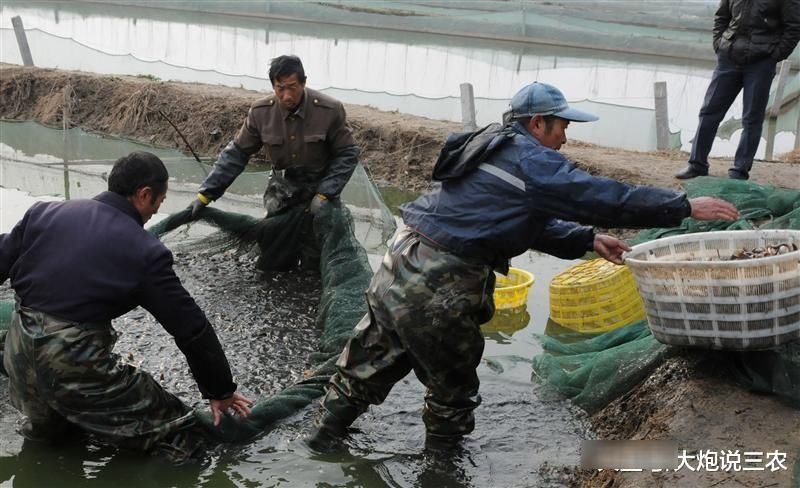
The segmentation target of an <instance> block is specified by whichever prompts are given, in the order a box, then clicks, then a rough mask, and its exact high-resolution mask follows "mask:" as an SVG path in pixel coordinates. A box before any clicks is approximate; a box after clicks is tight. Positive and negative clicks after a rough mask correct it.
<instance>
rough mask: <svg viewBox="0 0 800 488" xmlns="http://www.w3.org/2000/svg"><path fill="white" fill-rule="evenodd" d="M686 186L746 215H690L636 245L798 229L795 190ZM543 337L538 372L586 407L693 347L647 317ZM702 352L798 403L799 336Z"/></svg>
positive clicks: (706, 181)
mask: <svg viewBox="0 0 800 488" xmlns="http://www.w3.org/2000/svg"><path fill="white" fill-rule="evenodd" d="M685 188H686V192H687V193H688V195H689V197H698V196H716V197H720V198H723V199H725V200H727V201H729V202H731V203H733V204H734V205H736V207H737V208H738V209H739V211H740V214H741V219H740V220H737V221H735V222H720V221H712V222H700V221H697V220H694V219H691V218H687V219H685V220H684V221H683V222H682V224H681V225H680V226H679V227H674V228H669V229H650V230H645V231H642V232H641V233H639V235H637V237H636V238H635V239H633V241H632V242H633V243H634V244H639V243H642V242H647V241H650V240H653V239H658V238H660V237H665V236H671V235H679V234H688V233H693V232H709V231H715V230H741V229H800V192H798V191H795V190H784V189H778V188H774V187H772V186H765V185H759V184H756V183H752V182H748V181H738V180H729V179H720V178H713V177H702V178H696V179H694V180H691V181H689V182H687V183H686V185H685ZM798 279H800V277H798ZM542 344H543V347H544V350H545V352H544V353H543V354H541V355H539V356H537V357H535V358H534V370H535V371H536V374H537V375H539V376H540V377H541V378H543V379H544V380H545V381H547V382H548V383H549V384H551V385H553V386H554V387H555V388H556V389H557V390H558V391H559V392H560V393H562V394H564V395H565V396H567V397H569V398H571V399H572V401H573V403H575V404H576V405H578V406H580V407H581V408H583V409H584V410H587V411H589V412H593V411H597V410H599V409H601V408H603V407H605V406H606V405H607V404H608V403H610V402H611V401H612V400H614V399H616V398H618V397H619V396H621V395H623V394H625V393H627V392H628V391H630V390H632V389H633V388H634V387H635V386H636V385H637V384H638V383H639V382H641V381H642V380H643V379H645V378H646V377H647V376H649V375H650V374H651V373H652V372H653V370H655V368H656V367H658V366H659V365H660V364H661V363H662V362H663V361H664V359H665V358H667V357H668V356H669V355H670V354H676V353H679V352H681V353H688V354H692V353H693V351H691V350H689V351H684V350H682V349H680V348H676V347H672V346H666V345H664V344H661V343H659V342H658V341H656V339H655V338H654V337H653V336H652V334H651V333H650V330H649V329H648V327H647V323H646V321H644V320H642V321H639V322H636V323H633V324H630V325H628V326H626V327H622V328H619V329H616V330H613V331H610V332H607V333H605V334H601V335H596V336H590V335H578V334H574V333H573V334H569V335H568V336H557V337H548V336H543V337H542ZM701 353H702V354H703V355H705V356H707V357H708V358H710V360H712V361H714V362H715V364H716V365H718V366H719V368H720V370H722V371H726V372H728V373H729V377H731V378H734V379H735V380H736V382H738V383H739V384H741V385H742V386H744V387H745V388H748V389H750V390H752V391H756V392H765V393H772V394H776V395H778V396H779V397H780V398H781V399H783V400H784V401H786V402H788V403H789V404H790V405H792V406H794V407H796V408H800V343H797V342H794V343H789V344H785V345H783V346H782V347H780V348H776V349H771V350H765V351H748V352H739V351H736V352H734V351H714V352H709V351H707V350H703V351H701Z"/></svg>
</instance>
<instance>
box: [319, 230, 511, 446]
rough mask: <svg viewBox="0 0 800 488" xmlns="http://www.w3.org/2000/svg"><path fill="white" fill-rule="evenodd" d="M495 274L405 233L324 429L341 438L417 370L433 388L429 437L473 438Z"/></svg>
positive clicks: (370, 297)
mask: <svg viewBox="0 0 800 488" xmlns="http://www.w3.org/2000/svg"><path fill="white" fill-rule="evenodd" d="M494 281H495V280H494V273H493V272H492V269H491V267H490V266H488V265H484V264H478V263H471V262H469V261H467V260H465V259H463V258H460V257H458V256H456V255H454V254H451V253H449V252H447V251H445V250H442V249H440V248H437V247H436V245H435V244H433V243H432V242H430V241H428V240H427V239H424V238H423V237H421V236H420V235H419V234H417V233H415V232H414V231H412V230H409V229H406V230H404V231H402V232H401V233H400V234H399V235H398V236H397V238H396V239H395V241H394V243H393V244H392V247H391V249H390V250H389V252H387V254H386V256H385V257H384V259H383V263H382V264H381V267H380V269H379V270H378V272H377V273H376V274H375V276H374V277H373V278H372V282H371V283H370V286H369V289H368V290H367V302H368V306H369V312H368V315H367V316H365V317H364V318H363V319H362V320H361V322H360V323H359V324H358V325H357V326H356V332H355V336H354V337H353V338H351V339H350V340H349V341H348V343H347V345H346V346H345V349H344V351H343V352H342V355H341V356H340V358H339V361H338V363H337V366H338V367H339V371H338V373H337V374H336V375H334V377H333V378H332V379H331V384H330V388H329V390H328V393H327V396H326V397H325V401H324V404H323V405H324V408H325V410H326V411H327V412H326V414H325V417H324V418H323V420H322V423H321V427H320V428H321V429H323V430H324V429H326V428H329V430H330V431H333V432H336V433H337V434H339V435H341V433H343V430H344V428H345V427H347V426H348V425H350V424H351V423H352V422H353V421H354V420H355V419H356V418H357V417H358V416H359V415H360V414H361V413H363V412H364V411H365V410H366V409H367V406H368V405H370V404H373V405H375V404H379V403H381V402H383V400H384V399H385V398H386V396H387V395H388V394H389V391H390V390H391V388H392V386H393V385H394V384H395V383H396V382H397V381H399V380H401V379H402V378H403V377H404V376H406V375H407V374H408V373H409V371H411V370H413V371H414V373H415V374H416V376H417V378H418V379H419V380H420V382H422V383H423V384H424V385H425V386H426V387H427V393H426V394H425V407H424V409H423V413H422V418H423V421H424V422H425V428H426V431H427V434H428V437H429V438H430V437H431V436H433V437H440V438H460V436H463V435H464V434H468V433H470V432H472V430H473V428H474V425H475V418H474V416H473V413H472V411H473V410H474V409H475V408H476V407H477V406H478V405H480V402H481V397H480V395H479V394H478V386H479V380H478V375H477V373H476V368H477V367H478V364H479V363H480V360H481V355H482V354H483V346H484V341H483V336H482V335H481V331H480V324H481V323H483V322H486V321H487V320H489V319H490V318H491V316H492V314H493V312H494V302H493V299H492V292H493V291H494Z"/></svg>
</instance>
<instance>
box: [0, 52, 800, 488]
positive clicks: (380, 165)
mask: <svg viewBox="0 0 800 488" xmlns="http://www.w3.org/2000/svg"><path fill="white" fill-rule="evenodd" d="M0 69H2V76H0V117H5V118H16V119H36V120H39V121H40V122H42V123H44V124H46V125H54V126H61V123H62V113H63V111H62V109H63V106H64V92H65V90H66V91H67V92H69V93H70V94H71V98H72V103H71V104H70V109H71V115H70V122H71V123H72V124H73V125H78V126H81V127H83V128H86V129H89V130H94V131H98V132H103V133H109V134H114V135H119V136H124V137H129V138H133V139H138V140H142V141H145V142H149V143H153V144H156V145H162V146H168V147H177V148H181V149H183V148H184V144H183V142H182V141H181V139H180V138H179V137H178V135H177V134H176V133H175V131H174V130H173V129H172V127H171V126H170V125H169V123H168V122H167V121H166V120H165V119H164V117H162V116H161V115H159V112H163V113H164V114H165V115H166V116H167V117H169V118H170V119H171V120H172V121H173V122H174V123H175V124H176V125H177V126H178V127H180V128H181V131H182V132H183V133H184V135H185V136H186V137H187V138H188V140H189V142H190V144H191V145H192V146H193V147H194V149H195V150H196V151H197V152H198V153H200V154H201V155H202V156H206V157H213V156H214V155H215V154H216V153H217V152H218V151H219V149H220V148H221V147H222V146H224V145H225V144H226V143H227V141H228V140H230V139H231V138H232V136H233V134H234V133H235V131H236V130H237V129H238V127H239V125H240V123H241V121H242V118H243V117H244V115H245V114H246V112H247V108H248V106H249V105H250V103H251V102H252V101H253V100H254V99H256V98H259V97H261V96H263V94H262V93H259V92H253V91H248V90H241V89H232V88H225V87H218V86H209V85H199V84H185V83H173V82H161V81H154V80H150V79H146V78H135V77H116V76H100V75H91V74H86V73H77V72H64V71H57V70H45V69H36V68H22V67H18V66H8V65H2V66H1V67H0ZM347 110H348V116H349V119H350V123H351V124H352V126H353V128H354V130H355V136H356V140H357V142H358V144H359V145H360V146H361V148H362V151H363V155H362V159H363V161H364V162H365V164H366V165H367V166H368V168H369V169H370V172H371V173H372V175H373V176H374V177H375V178H376V180H378V181H379V182H380V183H384V184H389V185H392V186H396V187H399V188H403V189H407V190H417V191H418V190H423V189H425V188H427V187H428V181H429V176H430V172H431V168H432V165H433V162H434V161H435V159H436V156H437V154H438V152H439V149H440V147H441V144H442V141H443V140H444V138H445V136H446V134H447V133H448V132H450V131H453V130H458V128H459V127H458V125H457V124H454V123H450V122H444V121H435V120H429V119H423V118H418V117H411V116H405V115H401V114H397V113H387V112H380V111H377V110H374V109H371V108H368V107H360V106H352V105H351V106H347ZM564 152H565V153H566V154H567V155H568V156H569V157H570V158H572V159H573V160H575V161H576V162H577V163H578V164H579V165H580V166H581V167H583V168H585V169H586V170H588V171H590V172H592V173H594V174H599V175H603V176H609V177H614V178H617V179H620V180H623V181H626V182H629V183H637V184H653V185H658V186H666V187H672V188H677V187H678V181H677V180H675V179H674V178H673V177H672V175H673V174H674V173H675V172H676V171H678V170H679V169H681V168H682V167H683V165H684V164H685V161H686V155H685V154H681V153H678V152H669V153H639V152H633V151H622V150H616V149H609V148H604V147H598V146H593V145H588V144H580V143H570V144H568V145H567V146H566V147H565V150H564ZM798 156H799V155H798V153H797V152H796V151H795V152H794V153H793V155H792V156H790V157H789V158H788V159H787V161H784V162H770V163H767V162H757V163H756V165H755V167H754V169H753V172H752V177H753V179H754V180H755V181H758V182H760V183H769V184H773V185H776V186H782V187H790V188H800V157H798ZM729 165H730V161H726V160H715V161H713V162H712V174H715V175H720V176H722V175H724V174H725V172H726V170H727V168H728V166H729ZM209 259H211V258H209ZM183 277H184V278H186V279H190V280H191V276H190V274H189V271H185V275H184V276H183ZM201 295H202V294H201ZM201 301H204V300H202V299H201ZM204 305H207V306H209V307H210V308H211V309H214V307H213V306H211V305H210V304H206V303H204ZM218 313H220V314H221V316H222V315H225V313H230V314H234V312H231V311H230V310H221V311H219V312H218ZM235 313H239V311H238V310H237V311H236V312H235ZM248 313H249V312H248ZM253 313H257V311H253ZM137 318H138V317H137ZM223 334H224V333H223ZM132 336H133V335H131V336H129V337H132ZM136 337H137V338H138V336H136ZM147 340H150V338H149V337H147ZM134 342H135V341H134ZM297 347H300V346H297ZM293 352H296V349H295V348H292V349H291V353H293ZM287 355H291V354H290V353H287ZM134 360H136V358H134ZM233 366H234V369H236V370H237V371H240V370H244V369H245V368H247V367H248V366H247V365H246V362H242V363H237V364H234V365H233ZM302 367H303V365H302V364H300V363H299V362H298V364H294V367H293V368H292V369H291V371H292V372H293V374H297V371H299V370H300V369H301V368H302ZM154 369H155V370H159V369H161V371H166V372H168V373H169V372H170V371H172V370H173V368H172V367H171V366H170V365H155V366H154ZM267 373H268V374H266V375H265V376H266V377H271V378H273V380H271V381H268V382H265V384H263V385H256V384H254V385H246V386H247V387H249V390H250V391H251V392H253V393H255V394H257V395H258V394H262V393H267V392H270V391H274V390H275V389H276V388H278V387H280V386H282V385H283V384H285V382H286V381H288V380H290V379H292V378H293V377H287V378H286V379H283V378H280V373H279V372H277V371H268V372H267ZM279 378H280V379H279ZM593 423H594V427H595V430H596V432H597V433H598V435H599V436H600V437H601V438H606V439H674V440H676V441H678V443H679V444H680V446H681V447H682V448H686V449H687V450H698V449H717V450H722V449H725V450H735V449H739V450H741V451H746V450H748V451H749V450H756V451H773V450H779V451H783V452H787V454H788V461H787V466H788V469H787V470H785V471H779V472H775V473H772V472H769V471H767V472H753V473H741V472H740V473H729V472H721V471H717V472H711V471H705V472H701V473H691V472H686V471H684V472H678V473H659V474H651V473H641V474H640V473H613V472H603V473H588V472H584V473H578V477H579V480H578V481H575V483H577V484H579V485H581V486H592V487H593V486H603V487H610V486H615V487H616V486H637V487H638V486H641V487H645V486H648V487H649V486H670V487H671V486H687V487H696V486H720V487H725V486H748V487H755V486H770V487H772V486H776V487H783V486H793V482H792V481H791V476H792V475H791V473H790V471H789V470H791V469H792V467H793V466H794V463H796V462H798V460H800V412H798V411H797V410H792V409H790V408H789V407H787V406H786V405H783V404H781V403H780V402H778V401H776V400H775V399H774V398H770V397H764V396H757V395H752V394H750V393H748V392H746V391H744V390H742V389H741V388H739V387H737V386H736V385H734V384H732V383H730V382H729V380H728V379H726V378H723V377H720V376H719V375H718V374H716V373H715V371H714V367H713V365H710V364H705V363H703V362H702V361H700V360H698V359H697V358H691V357H689V358H687V357H678V358H673V359H670V360H669V361H668V362H667V363H665V364H664V365H662V366H661V367H660V368H659V369H658V370H657V371H656V372H655V373H654V374H653V375H652V376H651V377H650V378H649V379H647V380H646V381H645V382H643V383H642V384H641V385H639V386H638V387H637V388H636V389H634V390H633V391H632V392H630V393H629V394H628V395H626V396H624V397H623V398H621V399H618V400H617V401H616V402H614V403H612V404H611V405H610V406H608V407H607V408H606V409H604V410H603V411H601V412H599V413H598V414H596V415H594V416H593Z"/></svg>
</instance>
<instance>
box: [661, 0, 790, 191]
mask: <svg viewBox="0 0 800 488" xmlns="http://www.w3.org/2000/svg"><path fill="white" fill-rule="evenodd" d="M798 40H800V0H721V1H720V4H719V8H718V9H717V13H716V16H715V17H714V51H715V52H716V53H717V67H716V69H715V70H714V74H713V75H712V76H711V83H710V84H709V85H708V91H707V92H706V97H705V100H703V106H702V107H701V108H700V122H699V124H698V126H697V133H696V134H695V137H694V142H693V143H692V152H691V154H690V155H689V165H688V166H687V167H686V168H685V169H684V170H683V171H681V172H679V173H678V174H676V175H675V177H676V178H679V179H682V180H684V179H689V178H694V177H696V176H704V175H707V174H708V166H709V165H708V153H709V152H710V151H711V145H712V144H713V143H714V137H715V136H716V135H717V129H718V128H719V124H720V122H722V118H723V117H724V116H725V113H726V112H727V111H728V109H729V108H730V106H731V104H733V101H734V100H735V99H736V97H737V95H739V92H740V91H744V99H743V104H744V106H743V108H742V136H741V138H740V139H739V146H738V147H737V148H736V155H735V156H734V161H733V167H732V168H730V169H729V170H728V177H730V178H734V179H738V180H746V179H748V178H749V177H750V168H752V167H753V158H754V157H755V154H756V150H757V149H758V144H759V142H761V127H762V125H763V124H764V112H765V110H766V108H767V102H768V101H769V88H770V85H772V78H773V77H774V76H775V64H776V63H777V62H779V61H782V60H784V59H786V58H787V57H789V55H790V54H792V51H793V50H794V48H795V46H797V42H798ZM778 103H779V102H778Z"/></svg>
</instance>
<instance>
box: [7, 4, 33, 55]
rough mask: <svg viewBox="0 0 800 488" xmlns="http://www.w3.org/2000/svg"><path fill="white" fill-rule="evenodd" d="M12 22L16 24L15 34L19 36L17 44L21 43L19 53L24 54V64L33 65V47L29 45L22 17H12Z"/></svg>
mask: <svg viewBox="0 0 800 488" xmlns="http://www.w3.org/2000/svg"><path fill="white" fill-rule="evenodd" d="M11 24H12V25H13V26H14V34H15V35H16V36H17V45H19V53H20V54H21V55H22V64H24V65H25V66H33V57H32V56H31V48H30V46H28V38H27V37H26V36H25V28H24V27H23V26H22V19H21V18H20V16H19V15H17V16H16V17H12V18H11Z"/></svg>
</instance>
